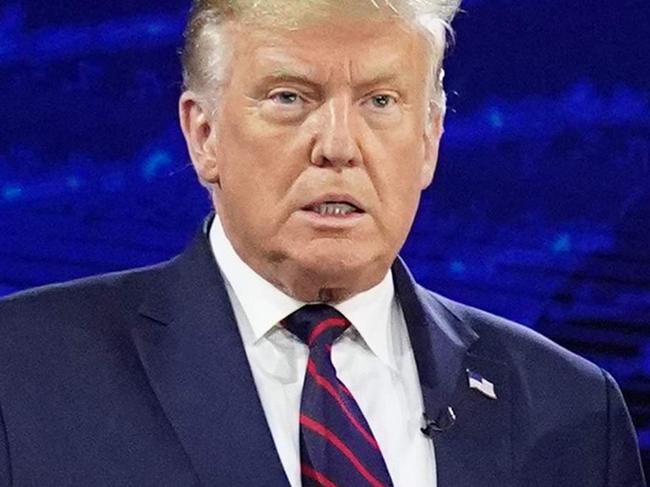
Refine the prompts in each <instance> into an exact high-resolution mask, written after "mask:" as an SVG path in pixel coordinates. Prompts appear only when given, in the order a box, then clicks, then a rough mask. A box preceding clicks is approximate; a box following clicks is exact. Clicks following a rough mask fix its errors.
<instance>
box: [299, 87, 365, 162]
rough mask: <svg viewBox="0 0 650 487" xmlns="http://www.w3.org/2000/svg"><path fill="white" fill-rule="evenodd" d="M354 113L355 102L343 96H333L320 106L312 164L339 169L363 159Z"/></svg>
mask: <svg viewBox="0 0 650 487" xmlns="http://www.w3.org/2000/svg"><path fill="white" fill-rule="evenodd" d="M351 112H352V102H351V101H350V100H347V99H345V98H344V97H340V98H332V99H330V100H328V101H327V102H326V103H324V104H323V105H321V107H320V108H319V113H318V120H317V125H318V128H317V130H316V132H315V136H314V142H313V147H312V151H311V163H312V164H314V165H316V166H319V167H332V168H335V169H340V168H342V167H346V166H356V165H357V164H359V163H360V162H361V150H360V149H359V144H358V141H357V137H356V134H355V130H354V127H353V124H354V121H353V115H352V113H351Z"/></svg>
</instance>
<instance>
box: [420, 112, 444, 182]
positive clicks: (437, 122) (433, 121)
mask: <svg viewBox="0 0 650 487" xmlns="http://www.w3.org/2000/svg"><path fill="white" fill-rule="evenodd" d="M442 120H443V115H442V111H441V110H440V108H438V107H437V106H435V105H433V104H432V106H431V108H430V115H429V117H428V120H427V124H426V127H425V129H424V135H423V138H424V164H422V174H421V181H420V187H421V188H422V189H423V190H424V189H426V188H427V187H428V186H429V185H430V184H431V181H433V175H434V174H435V172H436V166H437V165H438V149H439V148H440V138H441V137H442V131H443V130H442Z"/></svg>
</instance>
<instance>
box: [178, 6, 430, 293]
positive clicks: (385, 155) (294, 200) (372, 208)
mask: <svg viewBox="0 0 650 487" xmlns="http://www.w3.org/2000/svg"><path fill="white" fill-rule="evenodd" d="M228 29H230V33H231V36H232V37H231V38H230V39H231V40H232V42H233V44H232V45H233V47H234V53H233V57H232V64H231V66H230V68H231V76H230V78H229V81H228V83H227V85H226V86H225V87H224V88H223V89H222V90H221V91H220V93H219V96H218V98H216V93H213V94H210V93H208V94H203V96H204V98H207V99H210V96H212V97H214V98H215V99H214V100H212V101H213V107H214V108H216V110H214V112H216V113H217V114H216V115H213V111H212V110H211V107H205V106H201V105H200V104H199V103H198V102H197V98H196V97H195V95H194V94H193V93H191V92H188V93H185V94H184V95H183V97H182V98H181V105H180V106H181V119H182V123H183V129H184V132H185V135H186V138H187V140H188V145H189V147H190V152H191V153H192V157H193V160H194V163H195V166H196V168H197V171H198V173H199V175H200V176H201V177H202V178H203V179H204V180H205V181H207V182H208V183H210V184H211V185H213V189H214V193H213V195H214V202H215V206H216V208H217V212H218V214H219V217H220V219H221V221H222V223H223V226H224V228H225V231H226V234H227V235H228V237H229V239H230V241H231V242H232V244H233V246H234V248H235V250H236V251H237V253H238V254H239V256H240V257H241V258H242V259H243V260H244V261H245V262H246V263H247V264H248V265H250V266H251V267H252V268H253V269H254V270H255V271H256V272H257V273H259V274H260V275H262V276H263V277H264V278H266V279H267V280H269V281H270V282H272V283H273V284H275V285H276V286H277V287H279V288H280V289H282V290H284V291H285V292H286V293H288V294H290V295H292V296H294V297H297V298H298V299H301V300H304V301H314V300H319V299H320V300H334V301H338V300H341V299H345V298H347V297H350V296H352V295H354V294H356V293H358V292H361V291H364V290H366V289H369V288H370V287H372V286H374V285H375V284H377V283H378V282H379V281H380V280H381V279H382V278H383V277H384V276H385V275H386V272H387V271H388V268H389V267H390V265H391V263H392V262H393V260H394V258H395V256H396V254H397V252H398V251H399V249H400V248H401V246H402V245H403V243H404V240H405V239H406V236H407V234H408V231H409V229H410V227H411V225H412V222H413V218H414V216H415V212H416V209H417V206H418V202H419V198H420V192H421V190H422V189H424V188H425V187H426V186H428V185H429V183H430V182H431V179H432V176H433V172H434V169H435V162H436V159H437V147H438V141H439V136H440V119H439V116H438V115H437V112H434V113H433V114H432V115H430V116H429V115H428V107H429V101H430V100H429V84H428V83H429V79H430V70H431V64H430V54H429V49H428V48H427V45H426V42H425V41H424V40H423V39H422V38H421V37H420V36H419V35H417V34H416V33H414V32H412V31H411V30H408V29H406V27H405V25H404V24H403V23H401V22H400V21H398V20H396V19H385V20H373V21H370V20H364V21H358V20H357V21H352V20H350V19H345V18H336V19H332V20H331V22H327V23H319V24H317V25H311V26H309V27H304V28H301V29H299V30H294V31H289V30H282V29H261V28H253V27H251V26H246V25H241V24H235V25H232V26H229V27H228Z"/></svg>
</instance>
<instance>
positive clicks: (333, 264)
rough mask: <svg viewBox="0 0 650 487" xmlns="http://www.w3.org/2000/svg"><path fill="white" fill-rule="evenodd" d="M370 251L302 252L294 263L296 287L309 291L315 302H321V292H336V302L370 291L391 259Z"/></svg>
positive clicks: (382, 275) (341, 249)
mask: <svg viewBox="0 0 650 487" xmlns="http://www.w3.org/2000/svg"><path fill="white" fill-rule="evenodd" d="M332 250H334V251H332ZM369 250H370V249H358V250H350V249H345V248H340V249H332V248H330V249H321V251H320V252H318V251H315V252H310V253H301V255H300V256H299V258H298V259H296V260H295V263H296V264H297V265H296V269H295V272H296V275H295V282H296V283H297V284H298V285H297V286H296V287H297V288H302V289H303V290H306V289H310V291H309V294H310V295H315V296H317V297H316V298H314V299H321V298H320V297H319V296H321V295H322V290H323V289H331V290H337V292H336V295H337V296H339V297H340V299H336V300H337V301H340V300H341V299H344V298H345V297H351V296H353V295H354V294H357V293H359V292H362V291H365V290H367V289H370V288H371V287H373V286H374V285H376V284H378V283H379V282H380V281H381V280H382V279H383V278H384V276H385V275H386V272H388V269H389V267H390V265H391V263H392V261H393V258H390V257H388V256H385V255H384V254H381V253H377V252H370V251H369Z"/></svg>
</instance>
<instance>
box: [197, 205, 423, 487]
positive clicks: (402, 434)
mask: <svg viewBox="0 0 650 487" xmlns="http://www.w3.org/2000/svg"><path fill="white" fill-rule="evenodd" d="M210 244H211V246H212V251H213V252H214V255H215V258H216V260H217V262H218V263H219V267H220V269H221V273H222V275H223V277H224V280H225V283H226V289H227V291H228V296H229V297H230V302H231V303H232V306H233V310H234V312H235V318H236V320H237V326H238V327H239V331H240V333H241V336H242V340H243V343H244V348H245V350H246V355H247V357H248V361H249V363H250V367H251V370H252V373H253V378H254V380H255V385H256V387H257V392H258V394H259V397H260V400H261V403H262V407H263V409H264V414H265V416H266V420H267V422H268V425H269V428H270V430H271V435H272V437H273V441H274V442H275V446H276V449H277V451H278V454H279V457H280V461H281V462H282V466H283V467H284V470H285V472H286V474H287V477H288V479H289V482H290V483H291V485H292V487H300V485H301V481H300V446H299V423H298V418H299V412H300V395H301V392H302V385H303V381H304V377H305V370H306V366H307V357H308V355H309V349H308V347H307V346H306V345H305V344H304V343H302V342H301V341H300V340H299V339H298V338H296V337H294V336H293V335H292V334H291V333H290V332H288V331H287V330H285V329H284V328H283V327H282V326H280V325H279V324H278V323H279V321H280V320H282V319H283V318H285V317H286V316H288V315H289V314H291V313H293V312H294V311H296V310H297V309H298V308H300V307H301V306H303V305H304V304H305V303H303V302H300V301H297V300H296V299H293V298H292V297H290V296H288V295H286V294H284V293H283V292H282V291H280V290H279V289H277V288H276V287H275V286H273V285H272V284H271V283H269V282H268V281H266V280H265V279H263V278H262V277H261V276H260V275H259V274H257V273H256V272H255V271H253V269H251V268H250V267H249V266H248V265H247V264H246V263H244V262H243V261H242V259H241V258H240V257H239V256H238V255H237V253H236V252H235V250H234V249H233V247H232V245H231V244H230V242H229V240H228V239H227V237H226V235H225V233H224V231H223V227H222V225H221V223H220V221H219V218H218V216H217V217H215V219H214V222H213V224H212V227H211V229H210ZM334 307H335V308H336V309H337V310H339V311H340V312H341V313H342V314H343V315H344V316H345V317H346V318H347V319H348V320H349V321H350V322H351V323H352V326H351V327H350V328H348V330H346V332H345V333H344V334H343V335H342V336H341V338H340V339H339V340H338V341H337V342H336V343H335V344H334V346H333V348H332V362H333V363H334V366H335V368H336V371H337V376H338V377H339V379H340V380H341V381H342V382H343V383H344V384H345V385H346V386H347V387H348V389H349V390H350V391H351V392H352V394H353V395H354V397H355V399H356V401H357V403H358V404H359V407H360V409H361V411H362V412H363V414H364V416H365V418H366V420H367V421H368V424H369V425H370V429H371V430H372V432H373V434H374V436H375V439H376V440H377V442H378V443H379V446H380V448H381V451H382V454H383V456H384V459H385V461H386V466H387V467H388V472H389V473H390V475H391V478H392V480H393V483H394V485H395V487H431V486H434V487H435V486H436V466H435V455H434V450H433V442H432V441H431V440H430V439H429V438H427V437H426V436H424V434H423V433H422V432H421V431H420V428H421V426H422V418H423V416H422V414H423V411H424V406H423V403H422V392H421V389H420V382H419V379H418V373H417V368H416V364H415V358H414V355H413V348H412V347H411V343H410V340H409V337H408V332H407V329H406V324H405V322H404V316H403V314H402V311H401V308H400V306H399V303H398V301H397V299H396V297H395V290H394V287H393V280H392V274H391V273H390V272H389V273H388V274H387V275H386V277H385V278H384V280H383V281H382V282H381V283H379V284H378V285H377V286H375V287H373V288H372V289H369V290H368V291H365V292H363V293H360V294H357V295H356V296H354V297H352V298H350V299H348V300H346V301H344V302H342V303H339V304H336V305H334ZM346 487H347V486H346Z"/></svg>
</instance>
